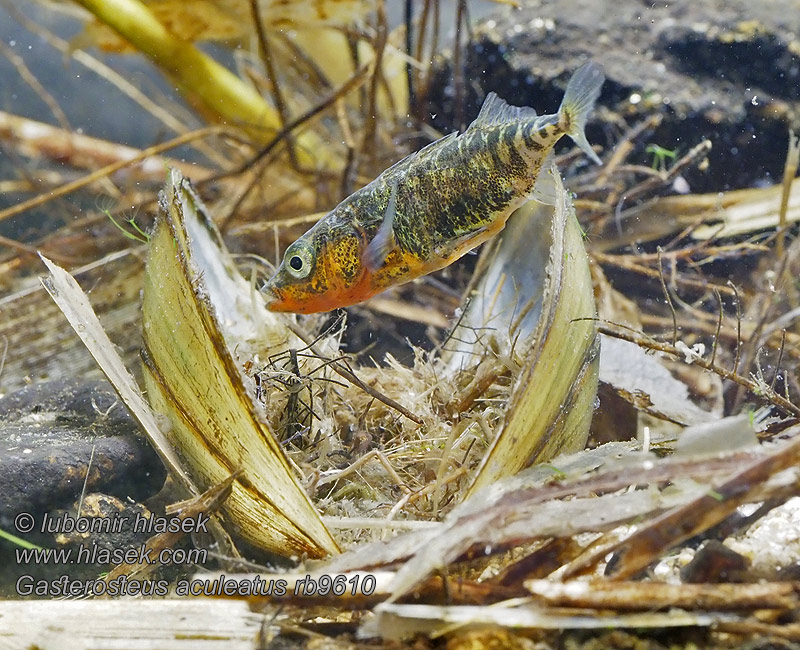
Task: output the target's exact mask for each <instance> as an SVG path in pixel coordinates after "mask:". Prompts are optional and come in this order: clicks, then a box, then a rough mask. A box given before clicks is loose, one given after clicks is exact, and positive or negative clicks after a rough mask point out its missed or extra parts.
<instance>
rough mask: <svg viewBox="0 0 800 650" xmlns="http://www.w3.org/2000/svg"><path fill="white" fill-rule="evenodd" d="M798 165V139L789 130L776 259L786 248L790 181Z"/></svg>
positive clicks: (799, 139)
mask: <svg viewBox="0 0 800 650" xmlns="http://www.w3.org/2000/svg"><path fill="white" fill-rule="evenodd" d="M798 164H800V137H796V136H795V134H794V131H792V130H789V150H788V151H787V152H786V164H785V166H784V168H783V187H782V188H781V190H782V191H781V208H780V212H779V213H778V214H779V220H778V242H777V245H776V251H777V254H778V259H780V258H782V257H783V253H784V250H785V247H786V213H787V212H788V210H789V194H790V193H791V191H792V181H793V180H794V177H795V176H796V175H797V167H798Z"/></svg>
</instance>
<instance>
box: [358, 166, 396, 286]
mask: <svg viewBox="0 0 800 650" xmlns="http://www.w3.org/2000/svg"><path fill="white" fill-rule="evenodd" d="M396 214H397V180H396V179H395V180H394V181H393V182H392V189H391V192H390V193H389V203H388V204H387V205H386V212H385V213H384V215H383V221H382V222H381V225H380V226H378V231H377V232H376V233H375V236H374V237H373V238H372V241H371V242H370V243H369V244H368V245H367V249H366V250H365V251H364V265H365V266H366V267H367V269H369V270H370V271H371V272H375V271H377V270H378V269H380V268H381V267H382V266H383V263H384V262H385V261H386V256H387V255H388V254H389V251H391V250H392V248H394V246H395V238H394V217H395V215H396Z"/></svg>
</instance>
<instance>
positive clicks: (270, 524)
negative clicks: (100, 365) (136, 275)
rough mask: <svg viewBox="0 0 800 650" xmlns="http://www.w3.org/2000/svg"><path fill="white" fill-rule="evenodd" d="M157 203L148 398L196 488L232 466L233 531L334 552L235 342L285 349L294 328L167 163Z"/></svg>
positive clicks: (148, 287) (147, 331)
mask: <svg viewBox="0 0 800 650" xmlns="http://www.w3.org/2000/svg"><path fill="white" fill-rule="evenodd" d="M160 204H161V205H160V208H161V209H160V214H159V217H158V219H157V222H156V225H155V227H154V230H153V233H152V236H151V238H150V244H149V252H148V258H147V265H146V271H145V282H144V290H143V298H142V300H143V304H142V310H143V323H144V350H143V357H144V375H145V383H146V386H147V396H148V399H149V400H150V403H151V406H152V407H153V409H154V410H155V411H156V412H158V413H161V414H163V415H164V416H166V418H167V419H168V420H169V425H170V427H169V432H168V436H169V438H170V440H171V442H172V444H173V445H174V448H175V449H176V451H177V452H178V454H179V455H180V456H181V457H182V459H183V461H184V465H185V467H186V468H187V471H188V472H189V474H190V475H191V477H192V479H193V480H194V481H195V482H196V484H197V485H198V486H199V487H200V489H207V488H208V487H209V486H212V485H216V484H219V483H221V482H222V481H224V480H225V479H226V478H228V477H229V476H230V475H232V474H236V480H235V481H234V482H233V487H232V491H231V495H230V497H229V498H228V499H227V500H226V501H225V503H224V505H223V511H224V514H225V521H226V525H227V526H228V528H229V530H230V532H231V533H233V534H234V535H235V536H237V537H238V538H239V539H243V540H244V541H246V542H247V543H248V544H250V545H251V546H253V547H255V548H257V549H260V550H262V551H265V552H268V553H272V554H276V555H279V556H283V557H290V556H295V557H299V556H304V555H305V556H308V557H322V556H325V555H328V554H331V553H336V552H338V548H337V545H336V542H335V541H334V540H333V538H332V537H331V535H330V533H329V532H328V530H327V528H326V527H325V525H324V524H323V522H322V519H321V518H320V516H319V514H318V512H317V511H316V509H315V508H314V506H313V505H312V504H311V502H310V500H309V498H308V497H307V495H306V494H305V492H304V491H303V489H302V488H301V486H300V484H299V483H298V481H297V479H296V478H295V475H294V473H293V471H292V469H291V466H290V464H289V461H288V459H287V457H286V455H285V453H284V452H283V449H282V448H281V446H280V444H279V443H278V442H277V441H276V439H275V436H274V435H273V434H272V432H271V431H270V430H269V427H268V426H267V424H266V422H265V420H264V417H263V415H262V414H260V413H259V411H258V410H257V409H256V407H255V405H254V403H253V398H252V397H251V396H252V395H253V394H254V393H255V391H254V390H253V386H251V385H250V380H249V379H248V378H246V377H245V375H244V373H243V372H242V369H241V368H242V364H243V361H237V360H236V355H235V354H234V353H233V350H234V348H241V347H243V346H244V347H246V343H247V341H248V339H250V340H253V339H256V338H257V339H258V343H259V345H260V346H262V347H263V349H268V350H270V351H275V350H281V349H286V347H287V346H288V345H291V344H295V345H296V341H295V339H294V336H293V335H292V333H291V332H290V331H289V330H288V329H287V328H286V326H285V325H283V324H282V321H281V320H279V319H278V317H276V316H275V315H274V314H271V313H269V312H268V311H267V310H266V309H265V308H264V306H263V303H262V302H261V300H260V298H259V297H258V295H257V293H256V292H254V291H251V290H250V287H249V285H248V283H247V282H246V281H245V280H244V279H243V278H242V277H241V275H239V273H238V271H236V269H235V268H234V265H233V262H232V260H231V258H230V255H229V254H228V253H227V251H226V250H225V248H224V246H223V245H222V244H221V240H220V238H219V234H218V232H217V230H216V228H215V227H214V226H213V224H212V222H211V220H210V219H209V218H208V216H207V214H206V213H205V210H204V208H203V206H202V204H201V203H200V201H199V199H198V198H197V196H196V195H195V194H194V192H193V191H192V189H191V187H190V186H189V184H188V182H187V181H185V180H184V179H183V178H181V176H180V174H179V173H178V172H177V171H174V170H173V171H172V172H171V175H170V178H169V180H168V182H167V186H166V189H165V190H164V192H162V195H161V198H160Z"/></svg>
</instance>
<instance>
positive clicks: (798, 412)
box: [597, 325, 800, 417]
mask: <svg viewBox="0 0 800 650" xmlns="http://www.w3.org/2000/svg"><path fill="white" fill-rule="evenodd" d="M597 331H598V332H600V333H601V334H606V335H608V336H613V337H614V338H618V339H622V340H623V341H628V342H630V343H635V344H636V345H638V346H639V347H642V348H645V349H648V350H657V351H659V352H664V353H666V354H669V355H671V356H673V357H676V358H678V359H682V358H683V357H684V356H685V355H684V353H683V352H681V351H680V350H679V349H678V348H676V347H675V346H674V345H671V344H669V343H664V342H662V341H656V340H655V339H652V338H650V337H649V336H647V335H646V334H641V333H639V332H634V333H628V332H622V331H619V330H617V329H613V328H610V327H606V326H604V325H598V326H597ZM692 363H693V364H695V365H697V366H700V367H701V368H705V369H706V370H710V371H711V372H714V373H716V374H718V375H719V376H720V377H723V378H724V379H729V380H731V381H733V382H734V383H736V384H738V385H739V386H742V387H743V388H746V389H747V390H749V391H751V392H752V393H753V394H755V395H761V396H763V397H764V398H765V399H766V400H767V401H769V402H771V403H772V404H773V405H774V406H776V407H778V408H779V409H781V410H782V411H783V412H785V413H790V414H791V415H794V416H795V417H800V407H798V406H796V405H795V404H793V403H792V402H790V401H789V400H787V399H786V398H785V397H782V396H781V395H779V394H778V393H776V392H775V391H773V390H770V388H769V386H765V385H762V384H759V383H757V382H755V381H753V380H751V379H747V378H745V377H742V376H741V375H739V374H737V373H735V372H731V371H730V370H728V369H727V368H722V367H720V366H718V365H716V364H712V363H711V362H710V361H707V360H706V359H703V358H702V357H698V358H694V359H692Z"/></svg>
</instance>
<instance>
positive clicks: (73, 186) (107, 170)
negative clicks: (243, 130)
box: [0, 126, 228, 221]
mask: <svg viewBox="0 0 800 650" xmlns="http://www.w3.org/2000/svg"><path fill="white" fill-rule="evenodd" d="M226 130H228V127H225V126H207V127H205V128H202V129H198V130H197V131H191V132H189V133H184V134H182V135H179V136H178V137H177V138H173V139H172V140H167V141H166V142H162V143H161V144H157V145H155V146H152V147H148V148H147V149H143V150H142V151H140V152H139V153H138V154H136V155H135V156H132V157H131V158H126V159H124V160H119V161H117V162H114V163H111V164H110V165H106V166H105V167H101V168H100V169H98V170H96V171H93V172H92V173H91V174H87V175H86V176H83V177H81V178H79V179H77V180H75V181H72V182H71V183H66V184H65V185H62V186H60V187H57V188H55V189H53V190H51V191H49V192H45V193H42V194H39V195H38V196H34V197H33V198H32V199H28V200H27V201H23V202H22V203H17V204H16V205H12V206H11V207H9V208H6V209H5V210H0V221H3V220H5V219H8V218H10V217H13V216H16V215H18V214H20V213H21V212H25V211H26V210H30V209H31V208H36V207H38V206H40V205H43V204H45V203H48V202H49V201H52V200H53V199H57V198H59V197H61V196H66V195H67V194H71V193H72V192H74V191H75V190H79V189H80V188H82V187H86V186H87V185H91V184H92V183H94V182H95V181H98V180H100V179H102V178H105V177H106V176H108V175H110V174H113V173H114V172H116V171H119V170H120V169H123V168H125V167H128V166H130V165H133V164H134V163H137V162H141V161H142V160H144V159H146V158H150V157H151V156H155V155H157V154H160V153H161V152H163V151H167V150H168V149H172V148H174V147H178V146H180V145H182V144H187V143H189V142H191V141H192V140H197V139H199V138H204V137H206V136H209V135H216V134H218V133H224V132H225V131H226Z"/></svg>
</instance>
